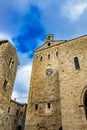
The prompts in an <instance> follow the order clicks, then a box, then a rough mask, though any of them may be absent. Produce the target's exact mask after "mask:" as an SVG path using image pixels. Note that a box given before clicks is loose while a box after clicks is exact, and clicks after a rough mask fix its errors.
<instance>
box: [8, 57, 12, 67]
mask: <svg viewBox="0 0 87 130" xmlns="http://www.w3.org/2000/svg"><path fill="white" fill-rule="evenodd" d="M11 62H12V57H11V58H10V60H9V67H10V66H11Z"/></svg>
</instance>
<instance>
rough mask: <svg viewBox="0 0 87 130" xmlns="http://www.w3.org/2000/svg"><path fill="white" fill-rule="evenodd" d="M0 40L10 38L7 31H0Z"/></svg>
mask: <svg viewBox="0 0 87 130" xmlns="http://www.w3.org/2000/svg"><path fill="white" fill-rule="evenodd" d="M0 40H11V37H10V36H9V34H7V33H2V32H0Z"/></svg>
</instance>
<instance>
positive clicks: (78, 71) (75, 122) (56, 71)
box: [25, 34, 87, 130]
mask: <svg viewBox="0 0 87 130" xmlns="http://www.w3.org/2000/svg"><path fill="white" fill-rule="evenodd" d="M53 37H54V36H53V35H52V34H50V35H48V36H47V37H46V42H45V44H44V45H43V46H41V47H40V48H38V49H37V50H36V51H35V52H34V60H33V66H32V74H31V82H30V91H29V100H28V106H27V115H26V123H25V130H87V78H86V75H87V36H86V35H85V36H82V37H78V38H75V39H72V40H54V38H53Z"/></svg>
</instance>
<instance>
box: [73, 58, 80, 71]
mask: <svg viewBox="0 0 87 130" xmlns="http://www.w3.org/2000/svg"><path fill="white" fill-rule="evenodd" d="M74 63H75V68H76V69H80V65H79V60H78V57H75V58H74Z"/></svg>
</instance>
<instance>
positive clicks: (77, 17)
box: [0, 0, 87, 102]
mask: <svg viewBox="0 0 87 130" xmlns="http://www.w3.org/2000/svg"><path fill="white" fill-rule="evenodd" d="M50 33H53V34H54V39H55V40H63V39H65V40H67V39H72V38H75V37H78V36H82V35H85V34H87V0H49V1H47V0H2V1H0V40H3V39H8V40H10V41H11V43H12V44H13V45H14V47H15V48H16V50H17V54H18V57H19V61H20V66H19V67H18V71H17V76H16V80H15V85H14V91H13V94H12V99H14V98H17V99H16V100H17V101H19V102H27V97H28V91H29V84H30V75H31V68H32V59H33V50H35V49H36V48H37V47H39V46H40V45H42V44H43V43H44V41H45V36H46V35H47V34H50Z"/></svg>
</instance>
